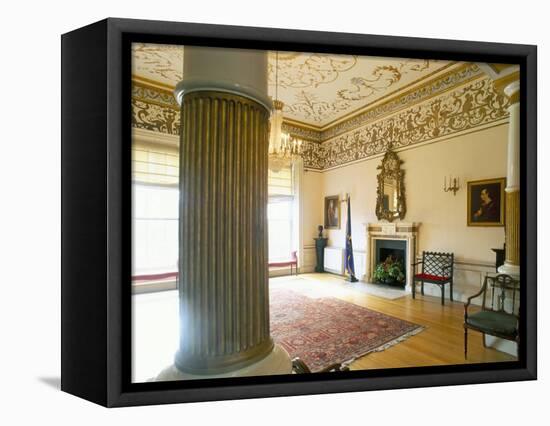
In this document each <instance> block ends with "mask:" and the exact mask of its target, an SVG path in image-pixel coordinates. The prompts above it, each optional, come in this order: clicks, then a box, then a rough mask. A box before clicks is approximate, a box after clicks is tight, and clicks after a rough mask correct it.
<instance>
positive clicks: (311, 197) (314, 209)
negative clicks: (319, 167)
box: [300, 170, 324, 272]
mask: <svg viewBox="0 0 550 426" xmlns="http://www.w3.org/2000/svg"><path fill="white" fill-rule="evenodd" d="M301 182H302V185H301V188H300V194H301V201H302V218H301V225H302V226H301V233H302V242H303V243H302V244H303V245H302V250H301V251H302V253H301V255H302V260H301V261H300V270H301V271H302V272H311V271H313V268H314V267H315V263H316V258H315V242H314V241H313V238H315V237H317V235H318V231H317V227H318V226H319V225H322V224H323V199H324V196H323V174H322V173H320V172H317V171H311V170H305V171H304V172H303V174H302V179H301Z"/></svg>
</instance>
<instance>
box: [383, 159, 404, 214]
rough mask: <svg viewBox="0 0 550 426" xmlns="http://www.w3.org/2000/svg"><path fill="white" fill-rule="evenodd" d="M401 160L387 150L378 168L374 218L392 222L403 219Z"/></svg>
mask: <svg viewBox="0 0 550 426" xmlns="http://www.w3.org/2000/svg"><path fill="white" fill-rule="evenodd" d="M402 163H403V161H402V160H400V159H399V157H398V156H397V154H396V153H395V152H394V151H392V150H391V149H388V151H387V152H386V154H385V155H384V158H383V159H382V163H381V164H380V165H379V166H378V169H379V170H380V173H379V174H378V191H377V199H376V217H377V218H378V219H386V220H387V221H388V222H393V221H394V220H395V219H403V218H404V217H405V213H406V210H407V208H406V203H405V184H404V181H403V177H404V173H405V172H404V171H403V170H401V164H402Z"/></svg>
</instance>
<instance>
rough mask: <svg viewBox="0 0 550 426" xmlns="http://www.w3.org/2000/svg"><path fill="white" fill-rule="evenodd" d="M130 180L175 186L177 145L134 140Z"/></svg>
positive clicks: (177, 158)
mask: <svg viewBox="0 0 550 426" xmlns="http://www.w3.org/2000/svg"><path fill="white" fill-rule="evenodd" d="M132 180H133V181H134V182H137V183H142V184H149V185H160V186H177V185H178V180H179V152H178V147H177V146H171V145H164V144H156V143H150V142H140V141H134V142H133V143H132Z"/></svg>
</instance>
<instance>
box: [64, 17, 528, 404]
mask: <svg viewBox="0 0 550 426" xmlns="http://www.w3.org/2000/svg"><path fill="white" fill-rule="evenodd" d="M61 44H62V93H61V95H62V141H61V142H62V188H61V189H62V209H61V212H62V217H61V221H62V329H61V334H62V347H61V357H62V359H61V364H62V377H61V387H62V390H63V391H65V392H68V393H71V394H74V395H77V396H79V397H82V398H85V399H87V400H90V401H93V402H96V403H98V404H102V405H104V406H108V407H120V406H131V405H143V404H163V403H176V402H193V401H207V400H221V399H240V398H256V397H270V396H282V395H304V394H315V393H328V392H349V391H366V390H381V389H395V388H412V387H422V386H442V385H458V384H469V383H489V382H503V381H517V380H534V379H536V377H537V372H536V370H537V369H536V367H537V365H536V351H537V321H536V307H537V304H536V292H537V275H536V269H537V245H536V239H537V228H536V227H537V218H536V211H537V200H536V187H537V182H536V176H537V174H536V167H537V163H536V116H537V114H536V69H537V51H536V46H528V45H517V44H501V43H484V42H466V41H456V40H436V39H420V38H404V37H389V36H374V35H363V34H344V33H327V32H314V31H297V30H283V29H271V28H248V27H234V26H223V25H205V24H193V23H178V22H158V21H142V20H128V19H111V18H109V19H106V20H103V21H100V22H97V23H94V24H91V25H89V26H86V27H83V28H80V29H77V30H75V31H72V32H70V33H67V34H64V35H63V36H62V38H61ZM244 64H246V66H244ZM520 105H521V108H520ZM508 144H512V145H510V146H509V145H508ZM390 148H391V149H393V150H394V151H399V156H400V157H403V158H406V162H405V163H404V164H405V165H406V178H405V179H406V180H407V182H406V186H407V193H406V194H405V196H406V197H407V206H408V210H407V212H406V217H404V218H403V219H401V220H398V221H397V220H396V221H395V222H394V223H392V226H391V227H388V224H387V223H385V222H384V221H383V220H381V221H379V220H378V219H377V218H376V216H375V203H376V166H377V165H378V164H379V162H380V158H381V157H382V156H383V155H384V153H385V152H387V151H388V150H389V149H390ZM489 152H490V153H491V156H490V157H491V158H490V160H487V155H486V154H487V153H489ZM283 160H284V161H283ZM277 162H278V164H279V166H280V164H288V162H291V163H292V167H290V168H288V167H285V168H281V167H274V166H273V164H275V163H277ZM480 167H483V170H484V174H486V175H488V176H506V179H505V180H502V179H498V180H495V181H494V182H493V181H484V182H471V185H469V186H468V192H467V194H465V192H466V191H464V192H461V191H460V190H458V192H456V197H455V196H454V193H453V194H449V193H447V192H445V191H442V190H441V188H440V187H439V186H438V185H437V184H436V182H441V180H442V179H441V178H442V176H445V174H446V173H448V170H449V169H451V168H452V171H453V174H454V175H456V176H457V177H458V178H460V179H461V180H462V179H465V178H467V177H471V176H474V175H475V173H476V172H477V171H479V169H480ZM283 169H284V170H283ZM268 170H269V171H270V173H268ZM268 176H269V178H268ZM462 181H463V180H462ZM505 185H506V186H505ZM344 190H346V191H348V192H349V193H350V196H351V197H353V199H354V200H356V201H354V205H353V214H352V212H351V211H346V212H345V214H344V218H341V214H340V202H339V199H338V196H331V195H330V194H334V193H341V191H344ZM503 190H505V194H503V192H502V191H503ZM462 194H463V195H462ZM482 194H483V195H482ZM465 196H467V197H468V200H469V201H468V202H469V203H470V205H469V208H468V215H469V216H468V217H469V220H468V222H472V225H474V224H477V225H481V224H482V223H483V224H484V226H486V225H491V226H492V225H497V216H498V224H499V225H502V223H503V221H502V218H503V216H502V215H503V214H504V217H505V220H504V223H505V224H506V225H505V227H501V228H496V227H495V228H492V229H487V230H486V231H487V232H485V230H481V229H479V230H473V229H471V228H467V226H468V224H469V223H465V222H464V219H463V210H462V209H463V207H462V208H460V206H461V205H462V206H463V202H464V201H463V197H465ZM488 199H491V200H493V199H495V201H498V202H500V206H498V209H497V207H495V209H494V213H493V211H492V210H491V211H490V212H485V207H483V206H486V205H487V200H488ZM480 200H481V201H480ZM331 202H332V208H331V204H330V203H331ZM480 203H481V204H480ZM504 205H506V210H503V208H504ZM426 206H429V208H427V207H426ZM321 209H323V210H324V211H323V213H321ZM329 210H330V214H329ZM474 210H475V211H474ZM479 211H481V213H479V214H478V212H479ZM497 211H498V214H497V213H496V212H497ZM336 212H337V213H336ZM503 212H504V213H503ZM322 215H323V216H322ZM470 216H471V219H472V220H471V221H470ZM474 218H475V219H474ZM478 218H479V221H478V222H476V220H478ZM323 219H324V220H325V227H327V228H328V229H331V228H332V229H334V230H335V231H334V236H332V235H331V243H332V244H333V245H331V246H330V247H326V248H323V247H320V246H319V247H317V251H316V246H315V245H314V243H313V238H314V237H315V236H316V235H317V234H316V232H317V226H318V224H319V222H321V221H322V220H323ZM336 219H337V221H336ZM342 220H345V221H350V223H347V225H349V226H347V227H346V228H345V229H346V232H345V233H344V232H343V231H339V229H340V222H341V221H342ZM336 222H337V225H336ZM474 222H475V223H474ZM326 225H329V226H326ZM352 232H353V234H354V235H355V237H354V239H353V245H355V250H353V251H352V250H349V249H348V248H347V249H344V247H346V246H347V244H346V241H351V233H352ZM423 233H425V234H427V235H429V236H430V238H423V237H422V234H423ZM458 235H460V238H458V237H457V236H458ZM480 238H481V239H483V240H480ZM505 239H506V251H507V252H506V261H505V264H504V265H502V267H501V268H499V273H498V275H499V276H500V275H504V276H505V278H498V277H494V276H493V275H494V270H495V266H494V257H493V256H494V254H492V252H490V249H488V247H489V248H490V247H500V246H502V243H503V242H504V240H505ZM379 241H383V243H380V244H379V243H378V242H379ZM367 244H375V245H376V247H374V246H373V247H371V246H367ZM350 245H351V244H350ZM377 250H379V251H380V254H382V250H385V253H386V254H388V253H390V254H391V253H394V252H396V251H399V253H400V255H401V256H403V257H404V258H405V259H407V260H406V264H413V263H414V262H416V260H418V259H417V256H419V253H420V251H424V250H426V251H430V252H433V251H434V250H442V251H445V252H453V253H454V254H455V256H454V259H455V266H454V270H455V271H460V269H461V268H463V269H468V268H469V266H468V265H469V263H468V262H470V261H475V264H476V271H477V270H479V271H480V272H479V274H478V275H476V276H475V277H473V278H472V279H473V280H474V281H475V282H474V283H473V284H472V283H471V282H466V281H463V280H465V279H469V278H464V276H466V275H468V276H471V274H470V273H468V274H462V273H457V274H456V276H455V277H454V289H455V293H454V296H455V297H454V299H449V292H448V291H447V293H446V296H445V298H447V299H448V300H445V306H441V307H440V305H439V294H440V293H432V292H431V291H432V290H431V287H436V286H426V291H425V292H424V289H423V291H422V293H420V292H417V293H416V298H415V300H414V301H413V300H410V298H411V286H412V285H414V280H413V279H412V278H413V276H412V275H413V273H414V271H412V269H411V268H407V271H406V274H405V281H406V285H405V288H404V289H402V290H401V289H392V290H388V289H381V290H380V289H378V290H376V291H377V293H376V294H377V297H379V298H378V299H376V298H370V296H368V294H369V293H368V292H369V291H371V290H369V289H370V287H369V286H370V285H371V283H370V281H369V280H370V278H371V275H372V272H373V265H372V253H375V256H376V255H378V254H377V252H376V251H377ZM354 253H355V257H356V258H355V266H356V270H355V272H356V274H357V277H358V278H361V282H358V283H354V286H353V288H352V286H349V285H347V284H346V285H342V287H341V290H342V292H351V293H349V294H348V293H346V295H345V296H342V295H341V294H339V293H338V292H337V291H334V289H333V290H331V288H333V287H334V285H333V284H331V282H332V283H334V282H336V283H337V282H339V280H341V279H342V278H341V276H340V275H339V274H341V273H342V265H343V261H344V256H346V260H347V261H350V262H352V261H353V255H354ZM359 258H360V259H361V261H359ZM323 259H324V260H323ZM472 259H473V260H472ZM272 261H273V262H274V263H277V264H281V263H284V264H287V263H289V262H290V263H293V264H296V265H297V267H298V268H297V269H298V270H299V272H300V274H301V275H302V274H304V276H299V277H295V276H294V277H291V278H292V279H291V280H290V279H289V278H285V277H280V278H278V279H277V280H275V279H271V278H272V277H274V276H275V275H277V274H280V273H281V271H280V270H277V271H270V270H269V269H268V267H267V264H268V262H272ZM316 261H317V263H319V262H321V264H324V265H325V266H330V268H328V267H327V269H329V270H331V275H329V273H328V272H324V273H319V274H315V273H314V272H313V268H314V265H315V262H316ZM470 269H471V268H470ZM491 274H493V275H491ZM270 275H271V276H270ZM486 276H489V277H490V280H489V281H487V280H486V279H485V277H486ZM431 277H432V278H433V276H431ZM436 278H437V277H436ZM501 279H505V280H508V281H506V282H514V283H516V284H517V283H521V285H520V286H519V287H517V288H518V291H519V298H518V299H514V300H519V301H520V304H521V309H520V310H519V312H517V313H516V312H515V311H514V310H513V309H512V311H511V312H509V313H508V315H512V316H514V318H516V319H517V321H516V320H515V321H512V323H513V325H512V327H513V333H515V334H514V338H515V337H518V336H521V338H520V339H519V338H518V339H515V340H513V341H510V342H508V341H507V342H501V341H500V340H498V339H500V337H498V336H496V337H494V336H490V335H487V336H486V337H484V339H485V340H484V344H486V345H487V346H488V347H487V348H486V347H484V346H485V345H482V342H481V338H479V339H478V338H474V337H473V334H474V333H477V331H475V329H474V330H472V329H471V327H470V334H471V337H470V346H469V349H468V352H467V353H466V350H465V349H466V348H465V347H464V346H463V342H464V334H463V331H466V327H463V325H464V324H463V321H464V319H463V317H462V314H461V312H462V311H463V306H462V305H463V304H464V303H470V305H472V306H473V305H477V308H476V309H479V305H480V303H481V302H479V300H480V299H479V298H475V297H471V296H474V295H473V294H470V292H472V289H475V290H477V289H478V286H479V284H480V283H487V285H486V286H485V288H488V289H493V290H494V283H495V282H498V280H501ZM292 280H294V281H292ZM298 281H299V282H300V285H296V282H298ZM331 286H332V287H331ZM337 287H338V286H337ZM338 288H339V289H340V287H338ZM482 289H483V288H482ZM508 290H509V288H506V289H505V290H504V293H503V294H501V295H500V297H499V298H496V299H498V300H500V301H502V300H505V299H506V297H507V296H506V295H507V294H508V293H506V292H507V291H508ZM395 291H402V292H403V293H402V294H401V293H400V294H399V295H398V296H399V297H397V298H395V297H394V296H395V294H394V292H395ZM451 291H452V287H451ZM504 296H506V297H504ZM392 297H393V299H392V300H393V301H392V303H391V304H387V303H386V304H384V303H381V302H380V305H379V306H375V305H376V303H375V299H376V300H381V301H383V300H384V298H390V299H391V298H392ZM469 297H470V299H468V298H469ZM433 298H435V299H433ZM367 299H368V303H367ZM349 300H353V301H354V302H353V303H350V301H349ZM433 300H435V301H436V302H433ZM506 300H508V299H506ZM400 303H413V304H417V305H418V306H419V309H415V310H410V309H406V310H402V311H401V313H399V310H397V311H393V310H391V309H390V308H388V306H389V305H392V306H398V305H399V304H400ZM383 306H385V307H383ZM434 306H436V307H437V309H433V307H434ZM430 307H432V309H431V310H430ZM503 307H504V308H506V309H508V308H509V307H508V305H507V304H505V306H504V302H503ZM476 309H474V310H476ZM446 310H452V311H453V312H459V314H457V315H454V314H453V315H446V314H445V318H446V319H449V318H450V319H449V320H450V321H452V322H453V324H452V326H449V327H447V329H448V330H451V331H442V330H441V329H439V328H438V327H439V326H438V324H440V323H441V322H440V321H437V318H438V317H437V315H440V316H441V315H443V314H442V312H443V313H445V312H447V311H446ZM405 311H406V312H407V313H406V314H404V313H403V312H405ZM413 311H422V312H423V316H424V318H423V317H418V316H415V314H414V312H413ZM428 311H429V313H428ZM449 312H450V311H449ZM426 315H428V316H429V315H432V316H433V318H431V317H430V318H431V320H430V321H426V319H425V316H426ZM507 318H510V317H507ZM297 322H300V323H302V324H306V325H307V327H305V328H304V327H302V328H299V327H295V326H294V325H295V324H296V323H297ZM469 326H471V324H469ZM308 327H309V328H308ZM304 329H307V330H311V332H304V331H303V330H304ZM442 333H443V334H444V335H445V345H444V346H445V347H446V348H448V350H447V351H446V352H445V353H438V354H437V356H435V357H434V356H432V355H433V354H431V352H430V348H433V347H440V345H439V341H438V340H437V339H438V338H440V336H441V335H442ZM438 336H439V337H438ZM417 343H418V344H417ZM501 344H502V345H501ZM411 345H412V346H413V347H414V348H416V349H415V350H414V351H411V350H410V347H411ZM501 346H502V347H506V348H508V349H506V350H507V351H508V352H506V351H504V352H503V351H498V350H497V349H495V348H496V347H501ZM419 347H425V351H419V350H418V348H419ZM389 351H393V353H394V354H399V355H398V356H393V357H392V358H393V359H394V360H397V361H396V363H395V364H392V366H391V367H392V368H388V367H387V364H386V363H385V362H384V361H383V360H384V357H385V356H386V354H388V353H389ZM403 355H405V356H403ZM441 359H443V360H444V362H441Z"/></svg>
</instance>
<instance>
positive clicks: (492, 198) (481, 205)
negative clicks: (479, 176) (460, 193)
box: [468, 178, 506, 226]
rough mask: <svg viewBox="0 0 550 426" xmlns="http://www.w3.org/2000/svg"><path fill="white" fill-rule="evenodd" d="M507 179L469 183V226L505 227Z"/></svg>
mask: <svg viewBox="0 0 550 426" xmlns="http://www.w3.org/2000/svg"><path fill="white" fill-rule="evenodd" d="M505 187H506V179H505V178H499V179H485V180H477V181H472V182H468V226H504V201H505V197H504V188H505Z"/></svg>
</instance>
